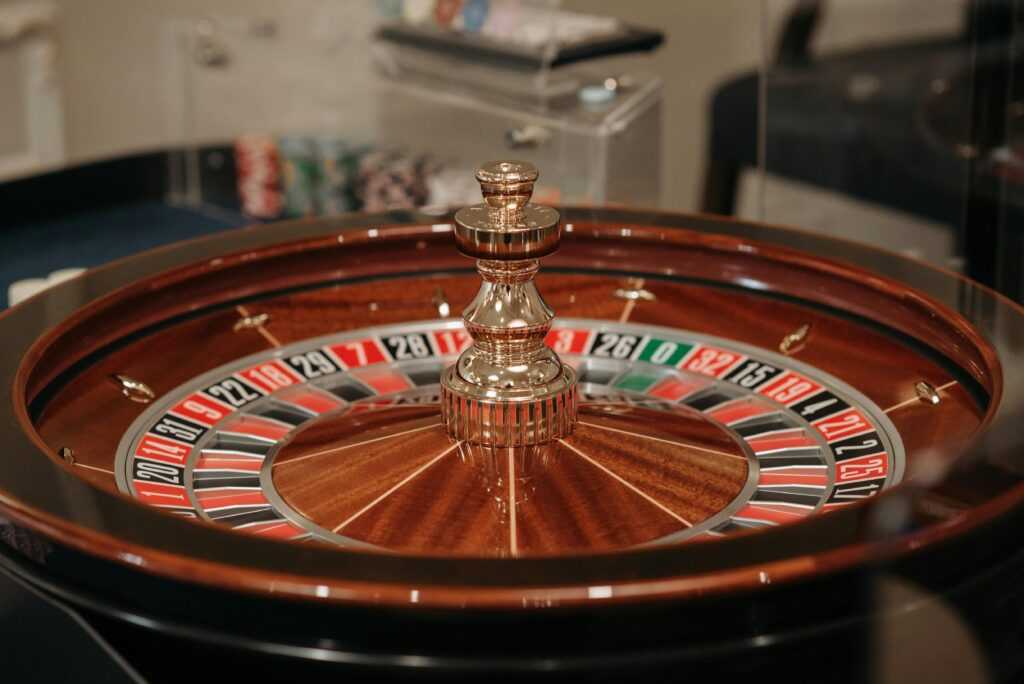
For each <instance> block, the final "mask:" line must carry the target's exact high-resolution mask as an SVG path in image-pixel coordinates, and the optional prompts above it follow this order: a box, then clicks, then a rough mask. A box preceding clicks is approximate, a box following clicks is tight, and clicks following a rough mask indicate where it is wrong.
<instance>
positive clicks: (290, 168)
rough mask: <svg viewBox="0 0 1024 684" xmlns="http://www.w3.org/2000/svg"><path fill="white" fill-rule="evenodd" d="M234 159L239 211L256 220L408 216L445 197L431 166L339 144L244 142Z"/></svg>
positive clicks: (329, 140)
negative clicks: (348, 214)
mask: <svg viewBox="0 0 1024 684" xmlns="http://www.w3.org/2000/svg"><path fill="white" fill-rule="evenodd" d="M235 157H236V160H237V166H238V191H239V195H240V199H241V203H242V208H243V210H244V211H245V212H246V213H247V214H249V215H250V216H254V217H256V218H263V219H272V218H278V217H280V216H314V215H333V214H341V213H344V212H348V211H359V210H365V211H383V210H388V209H413V208H416V207H422V206H424V205H426V204H429V203H433V200H432V198H433V196H434V195H438V196H440V197H442V198H445V197H448V196H449V195H450V194H451V192H450V191H449V189H448V188H447V186H448V185H449V182H448V181H447V180H445V178H446V176H445V175H443V174H441V173H440V172H441V171H442V170H443V168H444V165H442V164H441V163H439V162H437V161H436V160H434V159H433V158H431V157H429V156H424V155H419V156H417V155H410V154H407V153H404V152H401V151H398V150H389V149H374V148H372V147H370V146H367V145H359V144H354V143H351V142H349V141H346V140H344V139H341V138H337V137H330V136H303V135H288V136H282V137H280V138H277V139H276V140H275V138H273V137H271V136H268V135H245V136H241V137H239V138H238V139H237V140H236V141H235Z"/></svg>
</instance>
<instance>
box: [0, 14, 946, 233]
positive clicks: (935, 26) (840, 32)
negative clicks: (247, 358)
mask: <svg viewBox="0 0 1024 684" xmlns="http://www.w3.org/2000/svg"><path fill="white" fill-rule="evenodd" d="M22 1H23V0H18V2H13V1H12V0H0V11H2V9H3V8H4V6H5V5H6V6H10V5H14V4H20V3H22ZM797 1H798V0H632V1H630V2H624V1H622V0H564V2H562V3H561V6H562V7H563V8H564V9H568V10H574V11H580V12H587V13H595V14H606V15H610V16H615V17H618V18H620V19H623V20H625V21H627V22H632V23H635V24H638V25H643V26H651V27H654V28H658V29H660V30H662V31H664V32H665V33H666V34H667V40H666V43H665V45H664V46H663V47H662V48H661V49H660V50H658V51H657V52H655V53H654V54H653V55H650V56H638V57H629V58H619V59H618V61H617V62H616V61H614V60H615V59H616V58H612V60H613V65H611V66H610V68H616V69H617V68H622V69H625V70H629V69H643V70H649V71H653V72H655V73H656V74H658V75H660V76H661V77H662V78H663V79H664V81H665V101H664V119H663V121H664V131H663V140H664V153H663V157H662V164H663V186H662V187H663V190H662V204H663V205H665V206H666V207H669V208H674V209H688V210H692V209H694V208H695V207H696V206H697V203H698V194H699V188H700V182H701V172H702V167H703V159H704V154H705V151H704V146H705V141H706V137H707V106H708V98H709V95H710V93H711V92H712V89H713V87H714V86H715V85H716V84H718V83H720V82H722V81H723V80H724V79H727V78H728V77H729V76H731V75H733V74H735V73H737V72H740V71H744V70H750V69H752V68H756V67H757V65H758V64H759V63H760V62H761V59H762V57H763V56H766V55H769V54H770V53H771V52H772V49H773V44H774V41H775V39H776V36H777V34H778V30H779V27H780V25H781V23H782V20H783V19H784V17H785V16H786V15H787V14H788V13H789V12H790V11H791V9H792V8H793V6H794V5H795V4H796V2H797ZM52 3H53V4H54V5H55V6H56V8H57V10H58V13H59V18H58V25H57V32H58V36H59V46H60V55H59V68H60V70H61V72H62V76H63V85H64V103H65V104H64V108H65V138H66V155H67V160H68V161H69V162H78V161H84V160H90V159H96V158H103V157H109V156H111V155H114V154H118V153H123V152H127V151H135V150H143V149H150V148H155V147H159V146H161V145H165V144H169V143H175V142H178V141H177V140H175V139H174V138H175V136H176V132H175V127H174V125H173V122H172V121H170V120H172V119H174V118H175V117H178V116H179V114H180V107H181V106H182V104H181V102H179V101H176V98H174V96H173V93H174V92H175V89H174V88H168V87H167V86H168V83H167V79H170V78H174V76H173V73H172V71H173V70H172V69H171V66H170V65H169V63H168V62H169V60H171V59H172V56H171V55H172V50H171V48H170V46H169V45H168V40H169V38H168V31H167V27H168V26H169V25H170V24H171V22H173V21H175V20H184V19H195V18H196V17H202V16H205V15H218V16H230V15H237V16H249V17H256V18H267V19H271V20H273V21H274V22H276V23H277V24H278V25H279V26H281V27H283V28H282V30H286V31H291V32H293V34H294V35H298V36H301V35H306V36H308V39H309V40H310V41H321V42H322V43H323V45H324V46H325V49H328V48H329V47H330V46H332V45H333V46H336V45H339V44H344V43H346V42H348V43H359V42H360V41H361V40H363V39H365V36H362V35H361V33H364V32H366V31H368V30H369V29H368V25H367V22H366V20H365V17H366V16H368V15H369V14H372V13H373V5H374V0H287V1H286V0H52ZM827 6H828V7H827V13H826V17H825V19H824V21H823V23H822V25H821V26H820V28H819V30H818V31H817V33H816V38H815V46H814V47H815V50H817V51H822V52H829V51H836V50H842V49H847V48H851V47H863V46H864V45H868V44H872V43H882V42H885V41H889V40H894V39H900V38H906V37H908V36H916V37H923V36H927V35H933V34H934V35H938V34H942V33H949V32H953V31H955V30H957V27H958V25H959V24H960V23H961V20H962V6H963V0H831V1H830V2H828V3H827ZM355 18H358V20H355ZM351 59H352V57H351V55H349V56H347V57H346V56H344V55H342V56H340V57H339V59H337V60H336V61H335V62H333V63H332V65H331V67H330V68H323V69H322V73H312V74H306V77H307V78H311V79H314V80H315V79H322V81H323V82H324V83H325V84H326V83H332V84H336V83H338V82H342V83H344V82H345V81H346V80H349V79H352V74H353V73H354V72H356V71H357V69H356V68H351V65H350V60H351ZM358 66H359V68H363V67H364V66H365V65H363V64H360V65H358ZM257 87H258V84H257ZM351 87H352V88H353V89H358V88H359V87H360V85H359V81H358V79H355V80H352V85H351ZM281 97H282V99H284V98H286V97H287V93H281ZM742 196H744V197H747V198H748V200H749V197H750V193H742ZM775 196H776V197H780V198H782V199H780V201H786V200H785V199H784V196H783V195H775ZM740 213H744V212H743V211H741V212H740Z"/></svg>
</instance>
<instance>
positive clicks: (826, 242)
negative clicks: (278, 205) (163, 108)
mask: <svg viewBox="0 0 1024 684" xmlns="http://www.w3.org/2000/svg"><path fill="white" fill-rule="evenodd" d="M563 221H564V230H563V236H562V242H561V247H560V249H559V250H558V251H557V252H556V253H555V254H553V255H551V256H549V257H546V258H545V259H544V262H543V268H542V270H541V272H540V274H539V275H538V276H537V282H538V285H539V287H540V290H541V292H542V293H543V295H544V296H545V298H546V299H547V301H548V302H549V303H550V305H551V307H552V308H553V309H554V310H555V311H556V312H557V316H558V318H557V319H556V320H555V322H554V324H553V327H552V329H551V331H550V333H548V335H547V338H546V339H547V342H548V344H549V345H550V346H552V347H553V348H554V349H555V350H556V351H557V352H558V353H559V354H560V356H561V358H562V360H563V362H564V363H565V364H566V365H567V366H570V367H571V368H573V369H574V371H575V374H576V377H577V379H578V390H579V414H578V418H577V421H578V422H577V423H576V425H575V429H574V430H573V432H572V434H571V435H568V436H564V437H563V438H560V439H557V440H553V441H550V442H548V443H546V444H544V445H543V446H542V447H539V448H535V449H530V450H527V451H522V450H520V451H516V450H510V449H504V450H502V449H490V450H488V449H480V448H476V447H475V446H474V445H470V444H462V443H461V442H459V441H458V440H453V439H452V438H450V437H449V436H448V435H447V434H446V431H445V428H444V426H443V425H442V424H441V420H440V412H439V406H438V391H439V390H438V384H437V383H438V378H439V375H440V373H441V370H442V368H444V367H446V366H448V365H451V364H452V363H454V361H455V358H456V356H457V354H458V352H460V351H461V350H462V349H464V348H465V346H466V345H467V344H468V343H469V338H468V335H467V334H466V333H465V330H464V328H463V326H462V322H461V321H460V320H459V319H458V318H457V315H458V314H457V312H458V311H460V310H461V309H462V307H463V306H465V305H466V304H467V303H469V302H470V300H471V299H472V298H473V294H474V292H475V291H476V290H477V288H478V286H479V282H480V280H479V276H478V275H477V274H476V272H475V271H474V270H473V268H472V262H471V261H469V260H467V259H466V258H465V257H464V256H462V255H460V254H459V252H458V251H457V250H456V249H455V248H454V246H453V244H452V219H451V217H450V216H445V217H429V216H425V215H417V214H411V213H391V214H383V215H350V216H346V217H342V218H338V219H325V220H302V221H295V222H285V223H278V224H267V225H261V226H254V227H250V228H247V229H243V230H239V231H234V232H229V233H224V234H220V235H217V236H213V237H209V238H205V239H200V240H195V241H190V242H185V243H181V244H177V245H174V246H171V247H168V248H164V249H159V250H155V251H152V252H148V253H145V254H142V255H139V256H136V257H132V258H129V259H125V260H122V261H119V262H116V263H113V264H111V265H108V266H105V267H102V268H98V269H95V270H93V271H90V272H88V273H87V274H85V275H84V276H82V277H80V278H78V279H75V280H73V281H70V282H68V283H65V284H62V285H60V286H58V287H56V288H53V289H52V290H48V291H46V292H44V293H42V294H40V295H38V296H36V297H34V298H33V299H31V300H29V301H28V302H26V303H24V304H22V305H20V306H17V307H15V308H13V309H11V310H9V311H8V312H6V313H5V314H4V315H3V316H2V317H0V332H2V335H3V338H4V339H5V345H6V350H7V353H6V354H4V355H3V358H2V360H0V363H2V369H3V373H2V374H3V379H4V382H5V383H7V386H8V387H9V388H10V392H11V394H10V401H9V402H5V403H4V404H3V406H2V408H0V425H2V429H3V434H4V440H5V450H4V457H3V463H2V465H0V515H2V516H3V517H4V519H6V520H7V521H8V524H7V527H6V533H5V535H4V537H3V538H4V540H5V541H6V542H7V544H6V545H0V549H3V559H4V561H3V562H4V566H5V567H6V568H7V569H8V570H9V571H10V572H12V573H15V574H16V575H18V576H20V577H22V578H23V579H25V580H26V581H28V582H30V583H32V584H33V585H35V586H36V587H39V588H40V589H42V590H43V591H45V592H46V593H47V594H49V595H50V596H52V597H53V598H54V599H56V600H58V601H60V602H62V603H64V604H66V605H69V606H73V607H74V608H75V610H77V611H80V612H82V613H83V614H85V615H87V616H88V619H89V620H90V621H91V622H93V624H95V625H97V626H98V628H99V629H100V630H101V631H102V632H103V633H105V634H106V635H107V636H108V638H109V639H110V640H111V641H112V643H114V644H115V645H120V646H121V647H122V650H124V651H125V652H130V653H132V654H133V656H134V657H135V658H136V659H137V660H138V661H139V662H143V663H148V664H147V665H143V666H142V669H143V670H144V671H147V672H148V673H149V674H150V675H152V676H154V677H155V678H160V677H167V678H170V677H171V676H178V675H179V674H183V673H186V672H189V671H191V670H190V668H194V667H195V662H193V660H192V659H180V658H176V657H173V656H170V657H169V656H168V654H173V653H189V654H207V655H210V656H212V657H217V658H219V659H220V660H221V661H222V662H226V663H235V664H238V665H239V666H251V665H253V664H257V665H258V667H260V668H265V669H263V671H264V672H266V673H273V672H277V671H278V670H275V669H274V668H280V672H289V673H291V672H295V671H297V670H296V669H295V668H308V669H309V670H311V671H320V670H331V669H333V668H337V667H343V668H354V669H356V670H357V671H360V672H363V673H364V674H365V673H375V674H376V673H381V672H387V673H391V674H395V673H398V674H410V673H413V674H415V673H418V672H424V671H425V672H430V673H437V672H442V673H445V674H448V675H453V674H468V675H470V676H475V675H476V674H479V673H480V672H481V671H487V672H492V671H493V672H503V673H505V674H516V673H519V674H528V675H531V676H532V675H535V674H537V673H556V674H562V673H573V674H575V675H580V674H595V673H598V674H601V675H602V676H607V675H609V673H617V672H624V671H627V670H635V669H648V670H652V669H653V670H658V669H659V668H667V669H671V670H672V671H673V672H678V671H680V670H679V668H690V670H691V671H700V670H701V668H706V667H712V666H714V667H725V668H726V669H727V670H729V671H733V672H740V671H747V670H749V669H750V668H753V667H755V666H762V665H764V666H767V665H770V664H773V663H774V664H778V663H781V662H786V661H785V658H786V654H787V653H789V651H787V649H797V650H798V651H799V653H800V654H801V655H800V657H801V658H803V659H804V660H807V661H816V660H819V661H820V662H822V663H828V662H829V659H830V658H833V657H834V654H835V653H836V652H837V651H836V649H837V648H840V647H837V646H836V645H835V644H836V643H837V641H836V640H840V641H841V642H842V644H843V646H842V647H841V649H845V650H850V649H852V650H853V651H854V652H855V653H859V652H860V651H861V650H863V649H867V648H868V646H867V645H866V644H868V643H869V642H871V639H870V638H867V637H865V636H864V635H865V634H866V633H867V632H869V631H870V624H872V623H871V621H872V619H873V618H872V617H871V615H873V614H875V613H877V607H878V606H877V603H874V602H873V601H874V598H873V597H877V591H876V588H877V584H876V581H877V579H878V578H879V577H885V578H892V577H897V578H900V580H901V581H903V580H905V581H912V582H914V583H916V585H919V586H924V587H927V588H928V591H929V592H932V591H934V592H938V593H940V594H941V592H944V591H947V590H948V589H950V588H955V587H959V586H963V584H964V583H965V582H970V581H973V580H972V579H971V578H974V577H976V576H977V575H978V573H979V572H981V571H983V570H986V569H990V568H996V567H1001V564H1004V563H1005V562H1007V559H1009V558H1011V557H1012V556H1013V554H1015V553H1016V551H1017V550H1018V549H1019V535H1017V536H1016V537H1015V536H1014V532H1013V530H1014V525H1015V524H1017V523H1019V521H1020V518H1021V515H1020V512H1021V509H1020V507H1019V503H1020V500H1021V497H1022V495H1024V489H1022V487H1021V483H1020V481H1021V476H1022V473H1024V470H1022V469H1021V467H1020V462H1019V460H1018V459H1016V458H1015V457H1014V455H1013V454H1014V453H1016V452H1015V451H1014V449H1013V448H1011V447H1013V446H1014V444H1015V443H1013V442H1012V440H1010V441H1007V440H1009V439H1010V438H1009V437H1007V435H1008V434H1010V433H1008V432H1007V431H1004V430H1000V429H999V426H1000V425H1001V423H1002V422H1004V421H1005V420H1006V417H1007V416H1009V415H1011V414H1012V413H1013V412H1014V410H1015V409H1016V408H1017V407H1019V405H1020V401H1019V394H1020V392H1021V390H1020V389H1019V383H1016V382H1014V376H1015V374H1016V373H1017V372H1018V371H1017V367H1018V364H1015V363H1014V361H1013V358H1014V353H1015V352H1014V343H1015V342H1016V341H1017V340H1019V339H1021V337H1020V334H1021V332H1022V331H1024V312H1022V311H1021V310H1020V309H1019V308H1017V307H1016V306H1015V305H1014V304H1012V303H1010V302H1009V301H1007V300H1005V299H1002V298H1000V297H999V296H998V295H996V294H994V293H992V292H990V291H987V290H985V289H984V288H983V287H981V286H978V285H976V284H974V283H971V282H969V281H966V280H964V279H962V278H960V277H958V276H956V275H954V274H951V273H946V272H941V271H939V270H936V269H934V268H931V267H929V266H926V265H924V264H921V263H916V262H912V261H910V260H907V259H904V258H901V257H898V256H896V255H893V254H888V253H884V252H879V251H876V250H872V249H870V248H867V247H862V246H858V245H854V244H849V243H843V242H839V241H836V240H833V239H829V238H825V237H822V236H818V235H813V234H808V233H801V232H799V231H794V230H787V229H782V228H775V227H771V226H766V225H760V224H755V223H749V222H742V221H730V220H724V219H715V218H711V217H706V216H692V215H684V214H673V213H656V212H649V211H636V210H625V209H624V210H617V209H589V208H572V209H568V210H566V211H565V212H564V214H563ZM993 426H994V427H993ZM1011 432H1012V431H1011ZM993 435H994V436H993ZM869 607H870V608H869ZM851 634H852V635H853V636H852V637H851V636H850V635H851ZM822 639H824V640H826V641H827V645H826V647H823V648H822V649H821V650H816V649H815V646H816V645H818V644H819V643H820V642H821V640H822ZM175 649H183V650H180V651H176V650H175ZM737 654H742V655H743V657H742V658H738V657H737ZM789 655H792V653H789ZM859 667H860V666H856V667H854V668H853V671H855V672H859V671H860V670H859V669H858V668H859ZM865 667H866V666H865Z"/></svg>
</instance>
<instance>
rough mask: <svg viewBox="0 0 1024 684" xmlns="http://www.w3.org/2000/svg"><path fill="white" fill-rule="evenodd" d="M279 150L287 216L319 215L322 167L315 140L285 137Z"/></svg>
mask: <svg viewBox="0 0 1024 684" xmlns="http://www.w3.org/2000/svg"><path fill="white" fill-rule="evenodd" d="M278 149H279V150H280V156H281V167H282V171H283V172H282V179H283V181H284V183H283V186H284V214H285V215H286V216H314V215H316V214H317V213H318V210H317V190H318V188H319V185H320V163H319V160H318V159H317V157H316V150H315V147H314V145H313V141H312V139H310V138H309V137H306V136H297V135H289V136H283V137H281V138H280V140H279V141H278Z"/></svg>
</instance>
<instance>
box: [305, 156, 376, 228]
mask: <svg viewBox="0 0 1024 684" xmlns="http://www.w3.org/2000/svg"><path fill="white" fill-rule="evenodd" d="M313 142H314V146H315V149H316V158H317V161H318V163H319V166H320V174H319V185H318V187H317V192H316V203H317V209H318V211H319V212H320V214H322V215H325V216H330V215H333V214H342V213H344V212H346V211H355V210H356V209H358V208H359V206H360V202H359V199H358V197H357V196H356V178H357V177H358V174H359V160H360V159H361V158H362V156H363V155H365V154H366V148H365V147H363V146H358V145H353V144H351V143H349V142H347V141H345V140H341V139H339V138H330V137H319V138H316V139H315V140H314V141H313Z"/></svg>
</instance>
